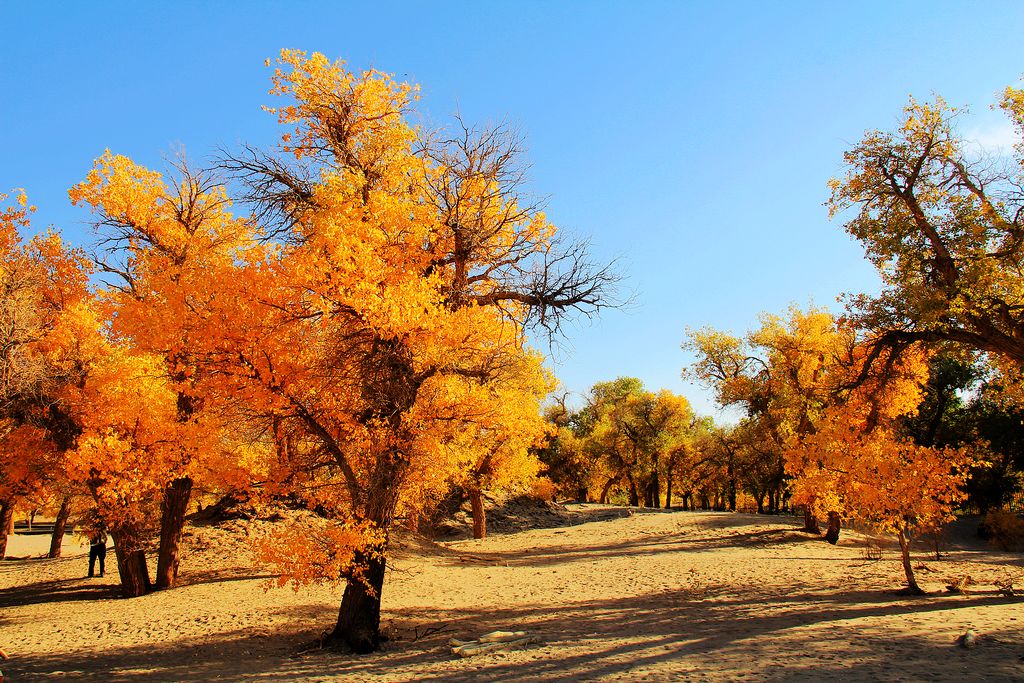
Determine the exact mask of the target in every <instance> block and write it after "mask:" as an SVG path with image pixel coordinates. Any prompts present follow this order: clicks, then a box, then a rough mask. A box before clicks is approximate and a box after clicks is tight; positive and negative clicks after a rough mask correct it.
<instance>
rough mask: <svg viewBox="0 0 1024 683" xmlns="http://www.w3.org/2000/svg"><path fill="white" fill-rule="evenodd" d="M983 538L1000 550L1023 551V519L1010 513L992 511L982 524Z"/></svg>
mask: <svg viewBox="0 0 1024 683" xmlns="http://www.w3.org/2000/svg"><path fill="white" fill-rule="evenodd" d="M982 525H983V529H984V532H985V536H986V537H987V538H988V541H989V543H991V544H992V545H993V546H995V547H996V548H999V549H1000V550H1012V551H1020V550H1024V519H1021V518H1020V517H1019V516H1017V515H1015V514H1014V513H1012V512H1007V511H1005V510H993V511H992V512H989V513H988V514H987V515H985V521H984V522H982Z"/></svg>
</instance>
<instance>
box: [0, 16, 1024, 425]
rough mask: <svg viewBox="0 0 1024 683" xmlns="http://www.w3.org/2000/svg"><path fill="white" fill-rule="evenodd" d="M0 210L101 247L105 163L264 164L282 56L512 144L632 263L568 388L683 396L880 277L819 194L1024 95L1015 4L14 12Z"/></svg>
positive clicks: (595, 234)
mask: <svg viewBox="0 0 1024 683" xmlns="http://www.w3.org/2000/svg"><path fill="white" fill-rule="evenodd" d="M0 23H2V24H3V25H4V27H5V31H4V40H3V41H0V191H9V190H10V189H12V188H18V187H21V188H25V189H26V190H27V191H28V193H29V195H30V200H31V201H32V202H33V203H34V204H37V205H38V206H39V211H38V213H37V226H39V227H43V226H45V225H48V224H52V225H55V226H57V227H59V228H60V229H61V230H62V231H63V232H64V233H65V234H66V235H67V237H68V238H69V239H70V240H71V241H73V242H75V243H78V244H82V245H86V244H88V243H89V241H90V239H91V237H90V232H89V228H88V225H87V220H88V219H87V216H86V215H85V214H84V213H83V212H81V211H79V210H77V209H74V208H73V207H71V206H70V204H69V202H68V199H67V189H68V188H69V187H70V186H71V185H73V184H74V183H76V182H78V181H79V180H81V179H82V178H83V177H84V175H85V173H86V172H87V171H88V169H89V168H90V166H91V164H92V160H93V159H94V158H95V157H96V156H98V155H99V154H100V153H102V151H103V150H104V149H105V148H110V149H111V150H112V151H114V152H117V153H121V154H127V155H129V156H131V157H132V158H134V159H135V160H136V161H138V162H140V163H143V164H147V165H153V166H160V164H161V163H162V158H164V157H166V156H168V155H171V154H173V153H174V150H176V149H177V148H179V147H180V146H184V148H185V149H186V151H187V152H188V154H189V156H190V157H191V158H193V159H195V160H200V161H201V160H202V159H204V158H206V157H208V156H209V155H210V154H211V153H212V152H213V151H214V150H215V148H217V147H218V146H227V147H231V146H234V145H237V144H238V143H240V142H242V141H246V142H250V143H256V144H264V145H266V144H270V143H272V142H273V141H274V139H275V135H276V131H275V126H274V123H273V121H272V118H271V116H270V115H268V114H266V113H264V112H262V111H261V110H260V105H261V104H263V103H267V102H269V101H270V97H269V96H268V95H267V94H266V91H267V89H268V87H269V80H268V75H269V74H268V70H267V69H266V68H265V67H264V66H263V62H264V60H265V59H266V58H268V57H273V56H275V55H276V54H277V52H278V51H279V50H280V49H281V48H283V47H291V48H299V49H303V50H307V51H320V52H323V53H325V54H327V55H328V56H330V57H332V58H333V57H341V58H344V59H346V60H347V61H348V63H349V65H350V67H352V68H355V69H362V68H366V67H375V68H378V69H381V70H385V71H389V72H392V73H394V74H396V75H397V76H398V77H399V78H401V79H404V80H410V81H414V82H418V83H419V84H421V86H422V94H423V100H422V111H423V113H424V115H425V116H426V117H428V118H429V119H430V120H433V121H437V122H443V121H445V120H446V119H447V117H449V116H450V115H451V114H452V113H453V112H455V111H456V110H458V111H460V112H461V113H462V115H463V116H464V117H465V118H466V119H468V120H469V121H475V122H480V123H487V122H489V121H492V122H493V121H497V120H507V121H509V122H511V123H513V124H515V125H516V126H518V127H519V128H520V129H521V131H522V132H523V133H524V134H525V136H526V137H527V140H528V145H529V161H530V162H531V164H532V179H533V184H534V190H535V191H536V192H537V194H539V195H544V196H546V197H548V215H549V217H550V218H551V219H552V220H553V221H554V222H555V223H556V224H557V225H559V226H561V227H563V228H564V229H567V230H570V231H572V232H574V233H577V234H579V235H583V236H588V237H589V238H590V239H591V240H592V242H593V246H594V251H595V253H596V255H597V256H598V257H599V258H602V259H611V258H618V259H620V260H621V270H622V272H623V273H624V274H625V275H626V276H627V278H628V280H627V287H628V288H629V289H630V290H632V291H633V292H634V293H635V303H634V305H633V306H632V307H631V308H629V309H628V310H623V311H611V312H608V313H606V314H605V315H603V316H602V318H601V319H600V320H599V321H597V322H594V323H583V324H581V325H579V326H578V327H576V328H575V329H571V330H570V336H569V338H568V339H567V340H566V341H565V342H564V344H563V348H562V349H561V350H560V351H557V352H556V354H555V358H554V367H555V369H556V372H557V374H558V375H559V377H560V378H561V380H562V381H563V383H564V384H565V385H566V387H567V388H568V389H570V390H572V391H575V392H584V391H585V390H586V389H587V388H588V387H589V386H590V385H591V384H593V383H594V382H597V381H602V380H608V379H613V378H615V377H617V376H622V375H633V376H637V377H640V378H641V379H642V380H643V381H644V382H645V384H646V385H647V386H648V387H649V388H652V389H659V388H663V387H664V388H668V389H671V390H673V391H676V392H681V393H684V394H686V395H687V396H688V397H689V398H690V399H691V401H692V402H693V403H694V404H695V406H696V407H697V409H698V410H699V411H701V412H704V413H713V412H714V409H713V406H712V404H711V402H710V399H709V397H708V394H707V392H704V391H701V390H700V389H699V388H697V387H693V386H690V385H686V384H684V383H683V382H682V380H681V379H680V370H681V369H682V368H683V367H684V366H685V365H686V364H687V363H689V362H690V360H691V359H690V358H689V357H688V356H687V355H686V354H685V353H684V352H683V351H682V350H681V349H680V342H681V341H682V340H683V338H684V335H685V329H686V327H688V326H689V327H700V326H703V325H712V326H714V327H718V328H722V329H728V330H732V331H734V332H742V331H744V330H746V329H748V328H750V327H751V326H754V325H756V323H757V315H758V313H759V312H761V311H771V312H779V311H783V310H785V308H786V307H787V306H788V305H789V304H791V303H797V304H800V305H806V304H808V303H809V302H814V303H816V304H819V305H826V306H832V307H835V308H837V309H838V304H836V302H835V299H836V296H837V295H839V294H840V293H841V292H843V291H858V290H870V289H874V288H875V287H876V286H877V282H876V278H875V276H874V273H873V271H872V269H871V268H870V266H869V265H867V264H866V263H865V262H864V260H863V258H862V253H861V251H860V248H859V247H858V246H857V245H856V244H855V243H853V242H852V241H851V240H849V239H848V238H847V237H846V236H845V234H844V233H843V231H842V227H841V224H840V223H838V222H836V223H833V222H830V221H829V220H828V216H827V213H826V210H825V208H824V206H823V202H824V201H825V199H826V198H827V188H826V183H827V181H828V179H829V178H830V177H832V176H835V175H837V174H838V173H839V172H840V171H841V160H842V152H843V151H844V150H845V149H847V148H848V147H849V146H851V144H853V143H854V142H856V141H857V140H858V139H859V138H860V137H861V136H862V134H863V132H864V131H865V130H866V129H869V128H891V127H892V126H893V125H894V123H895V121H896V119H897V116H898V114H899V111H900V109H901V107H902V106H903V105H904V104H905V103H906V100H907V97H908V95H909V94H911V93H914V94H916V95H917V96H918V97H920V98H928V97H930V96H931V94H932V93H941V94H942V95H943V96H944V97H945V98H946V99H947V100H949V101H950V102H951V103H953V104H962V105H971V106H972V111H971V116H970V117H967V118H965V119H964V120H963V124H962V125H963V128H964V130H965V131H966V132H967V133H969V134H970V135H972V136H973V137H975V138H977V139H979V140H981V141H984V142H987V143H989V144H998V143H999V142H1000V141H1002V140H1005V138H1006V135H1007V133H1008V129H1007V126H1006V125H1005V124H1004V123H1003V119H1002V118H1001V117H1000V116H999V115H998V114H997V113H994V112H992V111H990V110H989V108H988V107H989V105H990V104H991V103H993V102H994V101H995V100H996V98H997V94H998V92H999V91H1000V90H1001V89H1002V88H1003V87H1005V86H1006V85H1008V84H1010V83H1015V82H1017V81H1018V79H1019V78H1020V77H1021V74H1022V73H1024V59H1022V51H1021V36H1022V35H1024V30H1022V29H1024V3H1021V2H993V1H989V2H985V3H973V2H938V1H935V0H932V1H929V2H916V3H911V2H904V3H897V2H877V3H872V2H851V3H826V2H808V3H800V2H732V3H714V2H705V3H696V2H682V1H679V2H636V1H634V2H506V3H499V2H479V1H478V2H465V3H460V2H431V3H427V2H410V3H400V2H376V3H369V2H359V3H354V2H353V3H343V2H323V3H318V2H250V3H242V2H230V1H224V2H208V3H207V2H202V3H200V2H182V1H180V0H179V1H177V2H161V3H157V2H130V3H112V2H81V3H71V2H67V3H41V2H38V3H37V2H28V1H25V0H22V1H19V2H12V1H9V0H0Z"/></svg>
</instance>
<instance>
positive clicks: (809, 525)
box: [801, 503, 821, 534]
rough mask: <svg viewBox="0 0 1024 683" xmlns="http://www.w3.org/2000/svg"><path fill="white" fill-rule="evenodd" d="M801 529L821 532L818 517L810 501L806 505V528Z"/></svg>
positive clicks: (810, 532)
mask: <svg viewBox="0 0 1024 683" xmlns="http://www.w3.org/2000/svg"><path fill="white" fill-rule="evenodd" d="M801 531H806V532H807V533H809V534H820V533H821V527H820V526H818V518H817V517H815V516H814V511H813V509H812V506H811V504H810V503H807V504H806V505H804V528H803V529H801Z"/></svg>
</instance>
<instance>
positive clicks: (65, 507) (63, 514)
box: [47, 496, 71, 557]
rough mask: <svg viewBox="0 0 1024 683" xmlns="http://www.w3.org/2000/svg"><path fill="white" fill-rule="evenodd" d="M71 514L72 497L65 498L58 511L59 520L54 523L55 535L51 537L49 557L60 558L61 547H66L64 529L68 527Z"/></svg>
mask: <svg viewBox="0 0 1024 683" xmlns="http://www.w3.org/2000/svg"><path fill="white" fill-rule="evenodd" d="M70 514H71V496H64V498H63V500H61V501H60V509H59V510H57V519H55V520H54V522H53V533H52V534H51V535H50V552H49V554H48V555H47V557H60V549H61V546H62V545H64V529H66V528H67V525H68V516H69V515H70Z"/></svg>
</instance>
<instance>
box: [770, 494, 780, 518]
mask: <svg viewBox="0 0 1024 683" xmlns="http://www.w3.org/2000/svg"><path fill="white" fill-rule="evenodd" d="M778 511H779V509H778V508H777V507H776V506H775V489H768V513H769V514H774V513H776V512H778Z"/></svg>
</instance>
